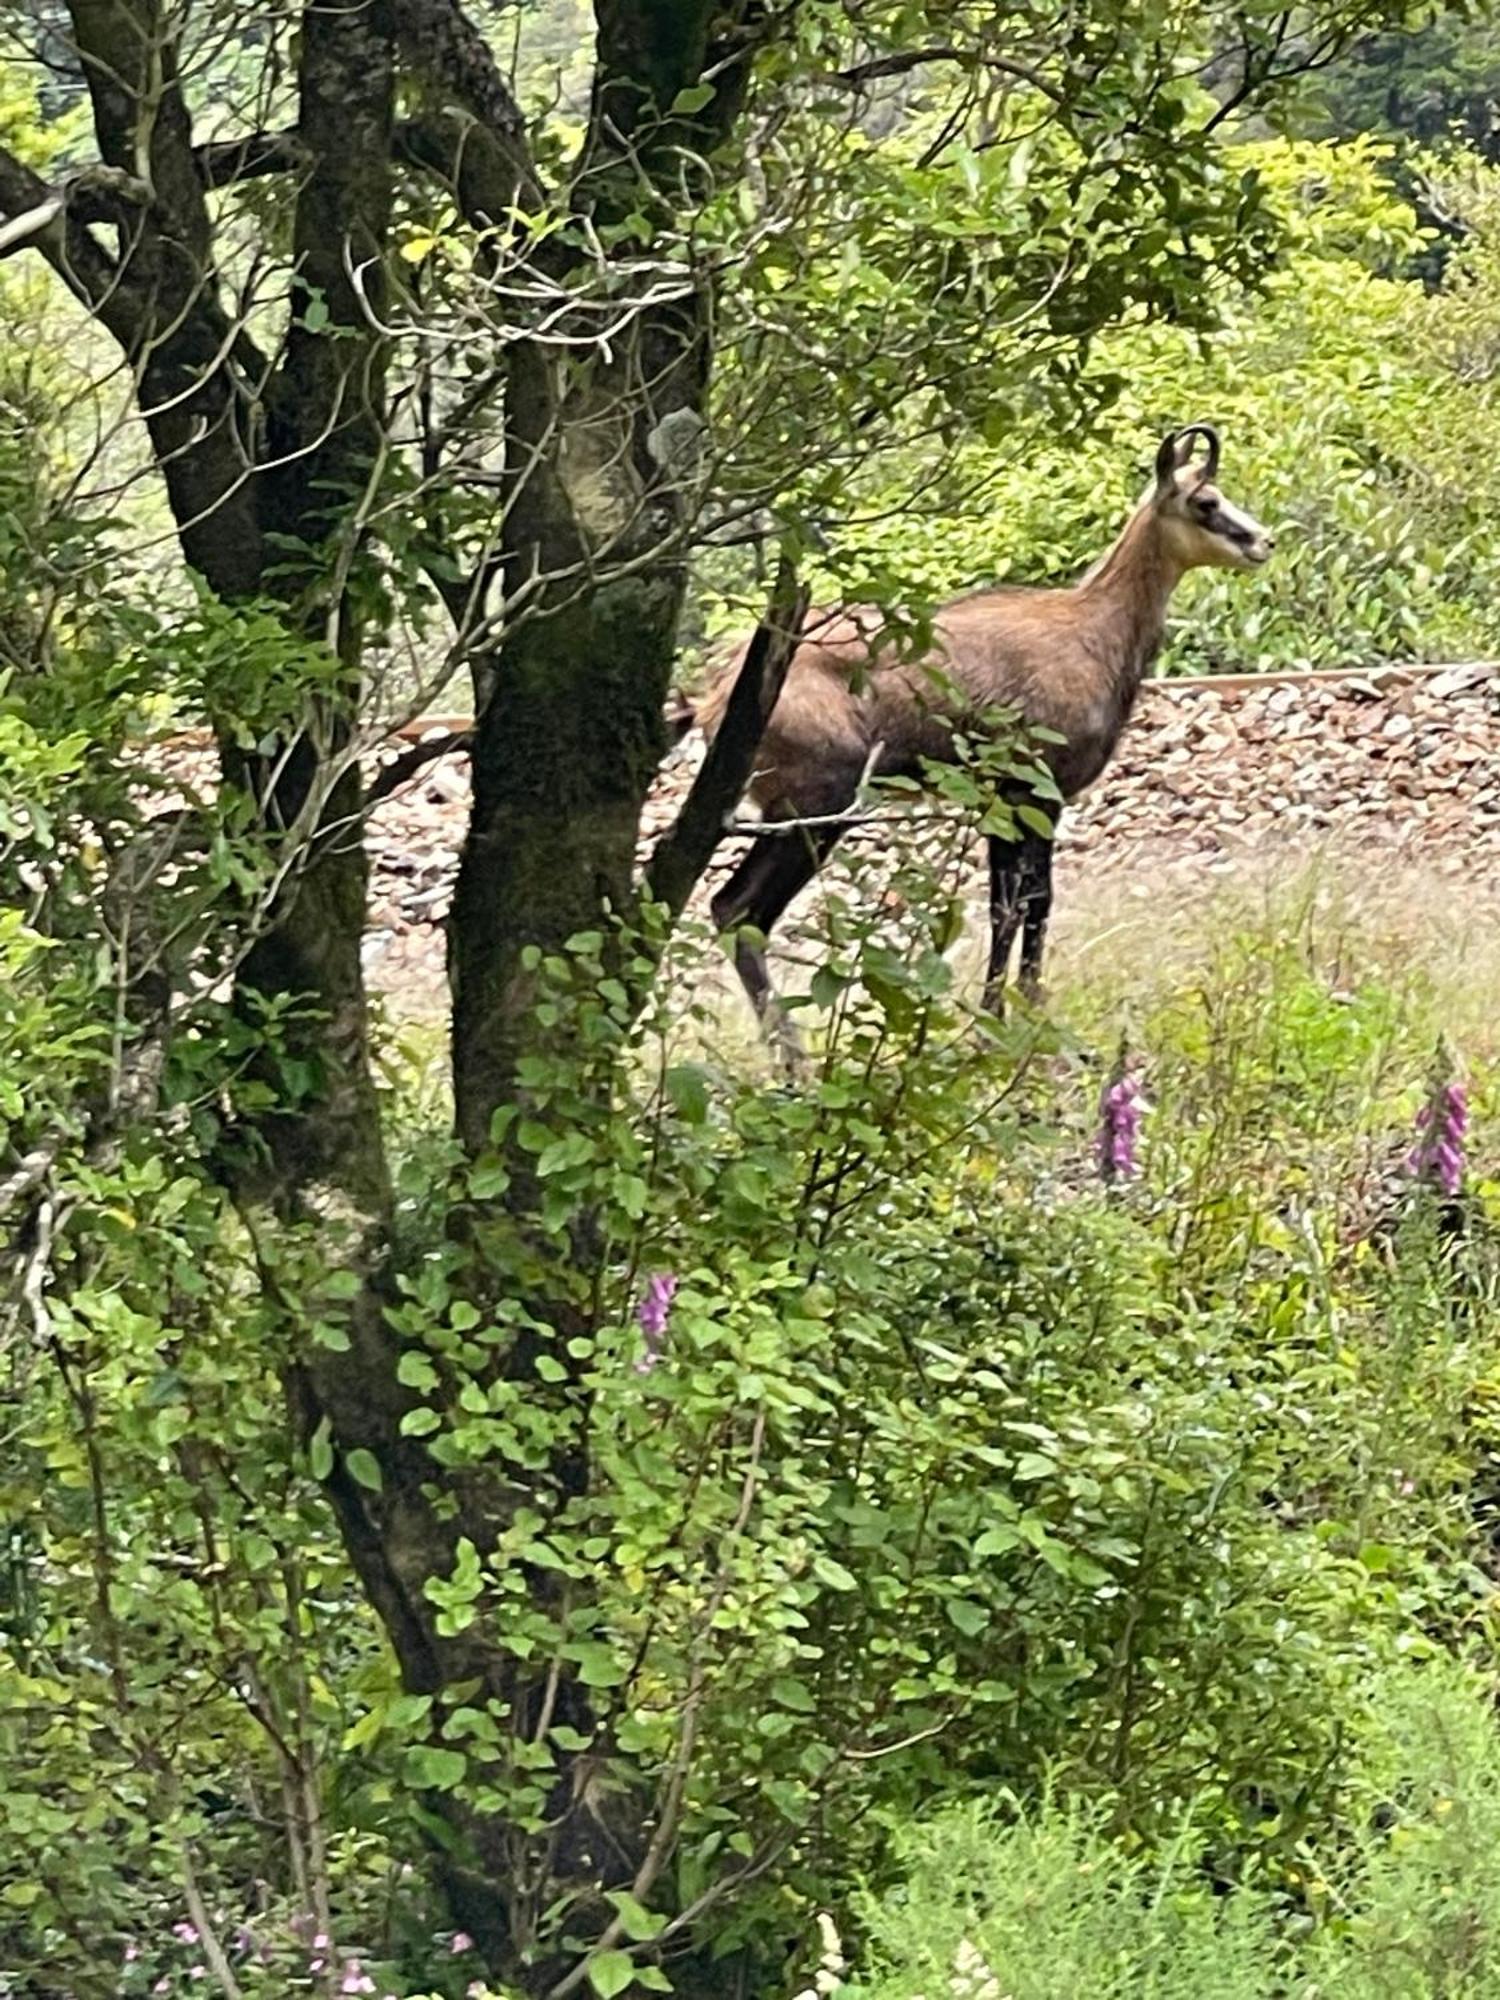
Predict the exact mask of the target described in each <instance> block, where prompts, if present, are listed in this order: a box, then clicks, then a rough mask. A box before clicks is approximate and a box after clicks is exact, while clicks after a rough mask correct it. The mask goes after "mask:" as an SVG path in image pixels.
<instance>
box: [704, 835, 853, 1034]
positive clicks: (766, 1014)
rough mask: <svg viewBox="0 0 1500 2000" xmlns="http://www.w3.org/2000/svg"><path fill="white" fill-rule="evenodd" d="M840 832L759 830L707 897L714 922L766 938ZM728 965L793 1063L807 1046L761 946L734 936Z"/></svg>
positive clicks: (819, 865)
mask: <svg viewBox="0 0 1500 2000" xmlns="http://www.w3.org/2000/svg"><path fill="white" fill-rule="evenodd" d="M843 832H844V828H843V827H842V826H828V827H819V828H818V829H817V830H816V831H811V830H809V831H804V832H801V833H780V834H777V833H763V834H762V835H761V837H760V838H759V840H757V841H756V843H755V845H754V846H753V847H752V848H751V849H750V852H749V853H748V854H747V855H746V856H745V858H744V860H743V861H742V862H741V863H740V865H739V867H738V868H736V870H735V871H734V873H733V874H732V875H731V876H730V878H729V880H728V881H727V882H726V883H725V884H724V886H723V888H722V889H721V890H720V891H719V893H718V894H717V895H716V896H715V897H714V899H713V903H712V905H711V909H712V914H713V920H714V923H715V925H716V926H717V928H718V929H719V930H721V931H728V930H734V929H736V928H737V927H739V926H740V925H748V926H749V927H751V928H752V929H754V930H757V931H759V932H760V934H761V936H762V937H763V938H769V937H770V935H771V930H772V928H773V926H774V925H775V924H776V922H777V921H778V919H779V918H780V917H781V915H782V914H783V912H784V911H785V909H786V907H787V905H788V903H790V902H791V900H792V898H793V897H794V896H796V895H797V894H798V893H799V892H800V891H801V890H803V889H805V888H806V887H807V885H808V883H809V882H810V881H811V880H812V878H813V877H814V875H816V874H817V872H818V870H819V868H821V867H822V865H823V863H824V861H825V860H826V859H827V858H828V856H829V854H830V853H831V852H832V851H833V848H834V846H835V844H836V843H837V842H838V840H839V838H840V837H841V835H842V834H843ZM734 969H735V971H736V972H737V973H738V974H739V976H740V984H741V985H742V986H743V987H744V989H745V991H746V993H747V994H748V995H749V996H750V1004H751V1006H752V1007H753V1008H754V1009H755V1012H756V1016H757V1018H758V1019H759V1021H760V1024H761V1027H762V1028H763V1029H764V1031H765V1033H766V1036H767V1038H768V1040H769V1041H770V1042H771V1044H772V1046H773V1047H775V1048H776V1049H777V1050H778V1051H779V1052H780V1055H781V1059H782V1062H783V1064H784V1065H785V1066H786V1067H787V1068H788V1069H790V1070H795V1069H797V1068H799V1067H800V1066H801V1065H802V1064H803V1063H804V1062H805V1060H806V1056H807V1051H806V1049H805V1048H804V1047H803V1043H802V1037H801V1035H799V1034H798V1032H797V1027H796V1024H795V1022H794V1021H793V1020H792V1019H791V1016H790V1015H789V1014H788V1013H787V1011H786V1009H785V1008H784V1007H783V1006H782V1004H781V1002H780V1001H779V1000H778V999H777V997H776V989H775V987H774V986H773V985H772V984H771V973H770V968H769V967H768V966H767V964H766V954H765V951H764V949H763V947H762V946H760V945H758V944H755V943H752V941H751V940H750V939H749V938H747V937H745V936H743V935H741V936H739V937H737V938H736V939H735V946H734Z"/></svg>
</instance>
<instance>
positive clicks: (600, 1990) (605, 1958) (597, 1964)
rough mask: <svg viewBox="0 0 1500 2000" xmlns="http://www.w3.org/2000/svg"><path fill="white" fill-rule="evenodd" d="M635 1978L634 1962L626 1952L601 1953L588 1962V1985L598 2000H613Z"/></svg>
mask: <svg viewBox="0 0 1500 2000" xmlns="http://www.w3.org/2000/svg"><path fill="white" fill-rule="evenodd" d="M634 1978H635V1960H634V1959H633V1958H632V1957H631V1956H630V1953H629V1952H628V1951H601V1952H600V1953H599V1954H598V1956H597V1957H595V1958H591V1959H590V1960H589V1984H590V1986H592V1987H593V1989H594V1991H595V1992H596V1993H597V1994H598V1995H599V2000H613V1996H614V1995H615V1994H616V1993H623V1992H624V1991H625V1989H626V1987H627V1986H629V1985H630V1983H631V1981H632V1980H633V1979H634Z"/></svg>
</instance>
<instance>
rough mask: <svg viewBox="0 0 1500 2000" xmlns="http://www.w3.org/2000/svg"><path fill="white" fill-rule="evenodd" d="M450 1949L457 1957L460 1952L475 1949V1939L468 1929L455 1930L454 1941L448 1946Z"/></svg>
mask: <svg viewBox="0 0 1500 2000" xmlns="http://www.w3.org/2000/svg"><path fill="white" fill-rule="evenodd" d="M448 1949H449V1951H451V1952H452V1954H453V1956H454V1957H455V1958H457V1957H458V1955H459V1953H460V1952H465V1951H472V1950H473V1949H474V1940H473V1938H471V1937H470V1936H469V1933H468V1932H467V1931H455V1932H454V1933H453V1941H452V1943H451V1944H450V1945H449V1946H448Z"/></svg>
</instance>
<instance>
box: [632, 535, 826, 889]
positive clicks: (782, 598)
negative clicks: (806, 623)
mask: <svg viewBox="0 0 1500 2000" xmlns="http://www.w3.org/2000/svg"><path fill="white" fill-rule="evenodd" d="M810 597H811V593H810V592H809V589H808V586H807V585H806V584H805V583H799V582H798V580H797V567H796V564H795V563H794V562H793V561H792V559H791V557H790V556H783V557H782V559H781V562H780V564H779V565H778V567H777V571H776V581H775V584H774V585H773V586H772V590H771V599H770V602H769V603H768V604H767V606H766V610H765V614H764V616H763V617H762V619H761V621H760V623H759V625H758V626H757V627H756V628H755V636H754V637H753V638H752V639H751V641H750V645H749V648H748V649H747V651H746V653H745V659H744V663H743V665H742V666H741V668H740V670H739V673H738V674H737V675H736V676H735V682H734V687H733V689H732V690H731V692H730V696H729V702H728V705H727V707H726V708H725V710H724V719H723V722H722V723H721V724H720V726H719V730H718V733H717V734H716V735H715V737H714V740H713V742H712V743H711V744H710V746H709V750H708V755H707V756H706V757H705V758H704V760H703V764H702V767H701V769H700V770H699V772H698V775H697V777H696V778H695V779H694V780H693V786H692V790H691V791H690V792H689V793H688V795H687V798H686V799H685V800H684V802H683V806H682V810H681V812H680V813H679V814H678V815H677V819H676V822H675V823H674V825H673V826H672V827H671V828H670V830H669V831H668V832H667V833H665V834H663V836H662V838H661V839H660V840H659V841H658V842H657V844H656V848H655V850H654V852H653V853H652V856H651V860H650V863H649V865H648V866H647V869H646V886H647V888H648V890H649V891H650V893H651V896H652V897H653V899H654V900H655V901H656V902H659V903H664V904H665V905H666V906H667V908H668V909H669V910H670V911H671V912H672V914H673V915H674V916H676V915H678V914H679V913H680V912H681V911H682V910H683V909H685V908H686V906H687V900H688V897H689V896H690V895H691V894H692V893H693V888H694V885H695V884H696V883H697V881H698V878H699V877H700V876H701V875H702V873H703V871H704V869H705V868H706V867H707V866H708V864H709V862H710V861H711V860H712V859H713V854H714V849H715V848H716V847H717V846H718V844H719V842H720V841H721V840H722V839H723V837H724V828H725V822H726V820H727V819H728V817H729V815H730V814H731V813H732V812H733V811H734V809H735V807H736V806H737V805H738V804H739V801H740V798H741V795H742V794H743V792H744V789H745V786H746V785H747V784H748V782H749V779H750V773H751V771H752V769H753V768H754V764H755V752H756V750H757V749H758V748H759V745H760V739H761V737H762V736H763V735H764V734H765V727H766V724H767V722H769V720H770V718H771V711H772V710H773V709H774V708H775V706H776V703H777V700H778V698H779V696H780V694H781V689H782V685H783V683H784V682H785V680H786V676H787V670H788V668H789V667H790V666H791V664H792V657H793V655H794V654H795V652H796V650H797V646H798V643H799V641H800V639H801V636H802V624H803V620H804V619H805V618H806V616H807V609H808V604H809V602H810Z"/></svg>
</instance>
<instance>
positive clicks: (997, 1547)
mask: <svg viewBox="0 0 1500 2000" xmlns="http://www.w3.org/2000/svg"><path fill="white" fill-rule="evenodd" d="M1021 1540H1022V1535H1021V1531H1020V1529H1019V1528H1013V1527H1011V1525H1010V1524H1009V1522H1001V1524H1000V1525H999V1527H996V1528H986V1529H985V1531H984V1533H983V1534H982V1535H981V1536H980V1537H979V1540H978V1541H977V1542H976V1543H975V1544H974V1555H975V1557H976V1559H978V1558H982V1557H984V1556H1003V1555H1004V1554H1005V1552H1006V1550H1007V1549H1013V1548H1016V1547H1017V1546H1018V1545H1019V1543H1020V1542H1021Z"/></svg>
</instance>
